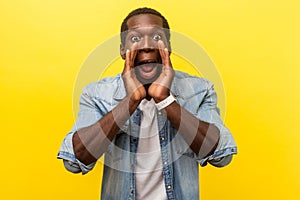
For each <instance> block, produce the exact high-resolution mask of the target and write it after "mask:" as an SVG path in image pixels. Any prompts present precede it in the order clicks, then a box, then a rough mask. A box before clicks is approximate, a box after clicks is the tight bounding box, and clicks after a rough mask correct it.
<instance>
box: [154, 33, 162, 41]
mask: <svg viewBox="0 0 300 200" xmlns="http://www.w3.org/2000/svg"><path fill="white" fill-rule="evenodd" d="M153 40H155V41H159V40H161V36H160V35H159V34H155V35H153Z"/></svg>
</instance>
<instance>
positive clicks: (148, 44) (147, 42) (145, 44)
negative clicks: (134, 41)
mask: <svg viewBox="0 0 300 200" xmlns="http://www.w3.org/2000/svg"><path fill="white" fill-rule="evenodd" d="M153 50H154V43H153V41H152V40H151V37H149V36H145V37H143V39H142V41H141V43H140V47H139V51H144V52H149V51H153Z"/></svg>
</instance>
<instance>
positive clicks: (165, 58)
mask: <svg viewBox="0 0 300 200" xmlns="http://www.w3.org/2000/svg"><path fill="white" fill-rule="evenodd" d="M158 47H159V53H160V56H161V59H162V64H163V65H164V66H165V67H170V68H172V64H171V60H170V54H169V50H168V48H167V47H165V45H164V43H163V41H161V40H160V41H158Z"/></svg>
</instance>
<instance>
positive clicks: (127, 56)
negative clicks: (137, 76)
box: [124, 49, 130, 72]
mask: <svg viewBox="0 0 300 200" xmlns="http://www.w3.org/2000/svg"><path fill="white" fill-rule="evenodd" d="M128 71H130V50H129V49H127V50H126V53H125V65H124V72H128Z"/></svg>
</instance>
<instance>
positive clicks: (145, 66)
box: [141, 63, 154, 72]
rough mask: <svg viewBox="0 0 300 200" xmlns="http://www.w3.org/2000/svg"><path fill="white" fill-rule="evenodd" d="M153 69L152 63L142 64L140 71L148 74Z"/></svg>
mask: <svg viewBox="0 0 300 200" xmlns="http://www.w3.org/2000/svg"><path fill="white" fill-rule="evenodd" d="M153 67H154V64H153V63H146V64H143V65H142V66H141V68H142V70H143V71H144V72H150V71H152V69H153Z"/></svg>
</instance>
